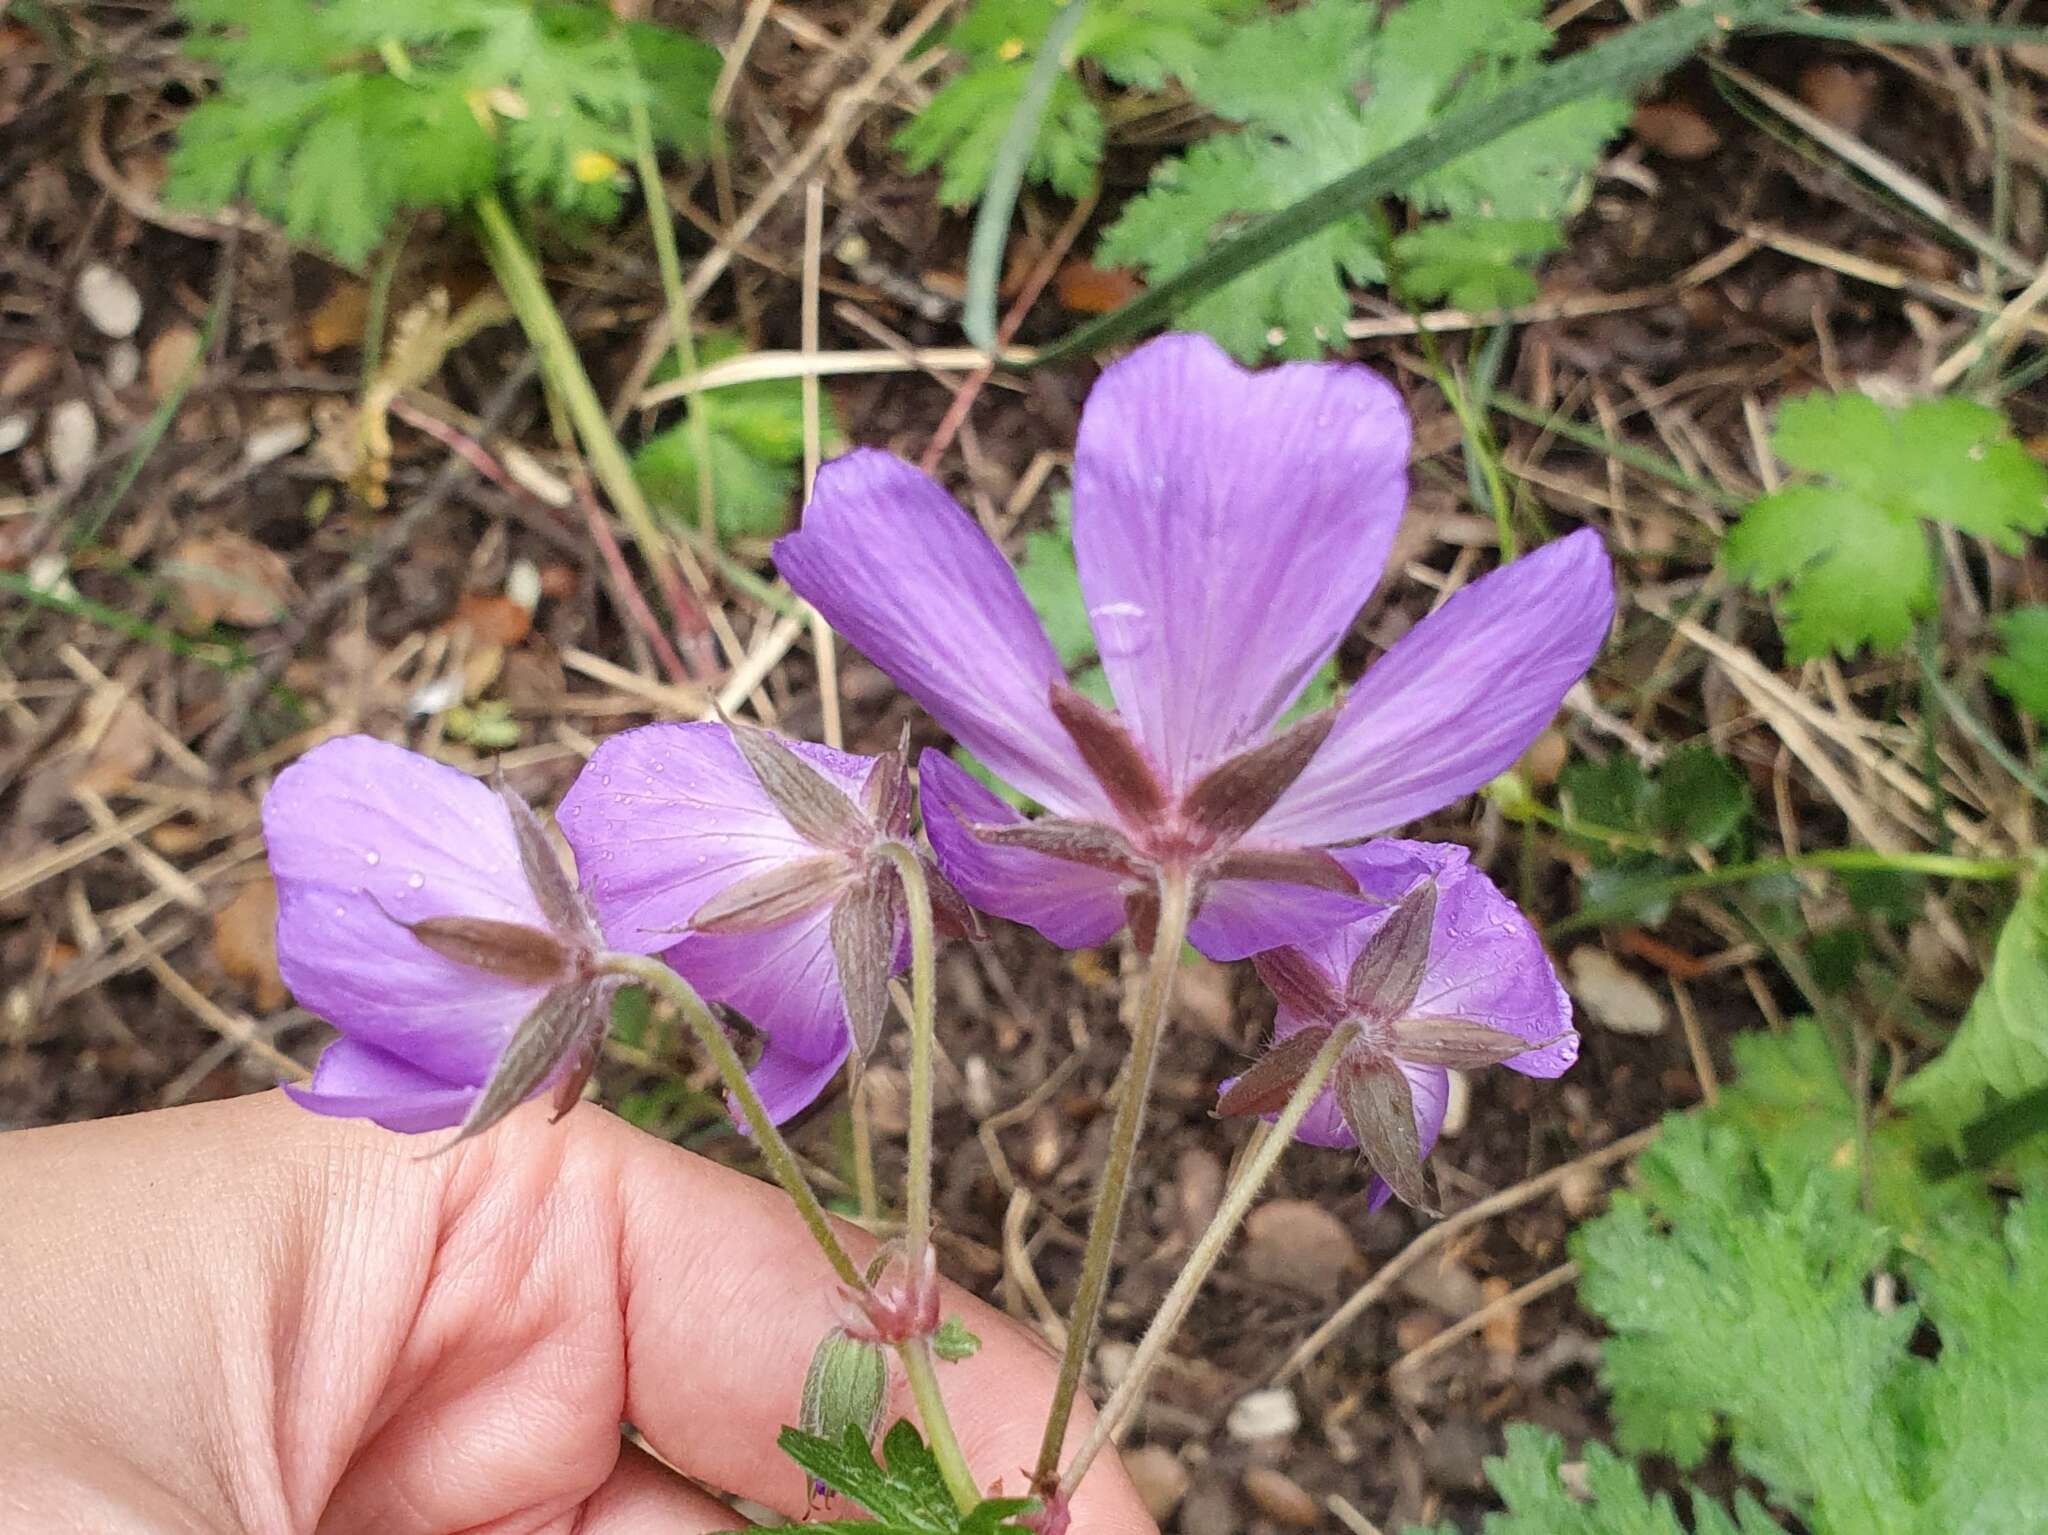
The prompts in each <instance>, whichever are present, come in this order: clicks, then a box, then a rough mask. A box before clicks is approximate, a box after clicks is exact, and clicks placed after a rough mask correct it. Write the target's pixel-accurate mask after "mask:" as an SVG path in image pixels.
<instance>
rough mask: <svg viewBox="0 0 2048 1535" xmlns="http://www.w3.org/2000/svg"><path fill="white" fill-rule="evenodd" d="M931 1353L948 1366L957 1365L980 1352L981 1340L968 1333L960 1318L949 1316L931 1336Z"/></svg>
mask: <svg viewBox="0 0 2048 1535" xmlns="http://www.w3.org/2000/svg"><path fill="white" fill-rule="evenodd" d="M932 1352H933V1353H934V1354H937V1355H938V1356H939V1357H940V1358H941V1359H943V1360H945V1361H946V1363H948V1364H958V1363H960V1362H961V1361H962V1360H963V1359H972V1358H973V1357H974V1356H975V1355H976V1354H978V1353H980V1352H981V1339H979V1338H977V1337H976V1336H975V1335H974V1334H973V1333H972V1332H970V1331H969V1330H968V1327H967V1324H966V1323H965V1322H963V1321H961V1320H960V1318H958V1317H956V1316H949V1317H947V1318H946V1320H945V1321H943V1322H941V1323H939V1330H938V1331H937V1332H935V1333H933V1334H932Z"/></svg>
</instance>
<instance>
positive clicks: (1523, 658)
mask: <svg viewBox="0 0 2048 1535" xmlns="http://www.w3.org/2000/svg"><path fill="white" fill-rule="evenodd" d="M1613 615H1614V574H1613V568H1612V566H1611V564H1610V563H1609V561H1608V558H1607V553H1606V551H1605V550H1604V549H1603V548H1602V547H1601V545H1600V536H1599V535H1598V534H1597V533H1595V532H1593V531H1592V530H1591V529H1584V530H1581V531H1580V532H1577V533H1574V534H1572V535H1571V536H1570V537H1569V538H1563V539H1560V540H1558V541H1557V542H1556V543H1553V544H1546V545H1545V546H1544V547H1543V548H1541V549H1539V550H1537V551H1536V552H1535V553H1534V554H1530V555H1526V556H1524V557H1523V558H1521V559H1519V560H1516V561H1514V562H1513V563H1511V564H1508V565H1505V566H1503V567H1501V568H1500V569H1499V570H1496V571H1494V572H1492V573H1491V574H1489V575H1486V576H1484V577H1482V578H1481V579H1479V580H1477V581H1475V582H1473V583H1472V584H1471V585H1470V586H1468V587H1466V588H1465V589H1464V590H1463V591H1461V592H1458V593H1457V594H1456V595H1455V596H1453V597H1452V598H1451V599H1450V600H1449V601H1447V602H1446V603H1444V605H1443V606H1442V607H1440V608H1438V609H1437V610H1436V611H1435V612H1434V613H1432V614H1430V615H1429V617H1427V618H1425V619H1423V620H1422V622H1421V623H1419V624H1417V625H1416V626H1415V627H1414V628H1413V629H1411V630H1409V631H1408V632H1407V633H1406V634H1405V635H1403V636H1402V637H1401V638H1400V639H1399V640H1398V641H1396V642H1395V644H1394V645H1393V647H1392V648H1391V649H1390V650H1388V651H1387V653H1386V654H1385V655H1383V656H1381V657H1380V659H1379V660H1378V661H1376V662H1374V663H1373V665H1372V666H1370V667H1368V668H1367V669H1366V673H1365V675H1364V677H1362V678H1360V679H1359V682H1358V685H1357V686H1356V687H1354V688H1353V689H1352V690H1351V694H1350V697H1348V698H1347V699H1346V700H1345V702H1344V707H1343V709H1342V710H1341V711H1340V713H1339V714H1338V717H1337V725H1336V728H1335V729H1334V730H1332V731H1331V732H1330V737H1329V739H1328V740H1326V741H1325V742H1324V743H1323V747H1322V750H1321V751H1319V752H1317V753H1316V755H1315V757H1314V758H1313V759H1312V760H1311V761H1310V763H1309V765H1308V768H1307V770H1306V771H1305V772H1303V774H1302V775H1301V777H1300V778H1298V779H1296V780H1295V782H1294V785H1293V787H1292V788H1290V789H1289V790H1288V791H1287V792H1286V793H1285V794H1283V795H1282V796H1281V797H1280V802H1279V803H1278V804H1277V805H1275V806H1274V807H1273V809H1272V810H1271V811H1270V812H1268V814H1267V815H1266V817H1265V819H1264V820H1262V821H1260V822H1259V825H1258V835H1259V837H1260V838H1262V839H1264V840H1267V841H1278V842H1300V843H1310V844H1316V845H1327V844H1331V843H1337V842H1346V841H1355V840H1356V839H1358V838H1360V837H1364V836H1367V835H1369V834H1371V833H1373V832H1377V831H1385V830H1387V829H1389V828H1391V827H1396V826H1401V825H1404V824H1405V823H1407V822H1409V821H1413V820H1415V819H1416V818H1417V817H1419V816H1424V815H1427V814H1429V813H1430V812H1431V811H1432V810H1438V809H1441V808H1442V807H1443V806H1445V805H1448V804H1449V803H1450V802H1451V801H1452V800H1454V799H1456V798H1458V797H1459V796H1460V795H1462V794H1469V793H1470V792H1471V791H1472V790H1474V789H1476V788H1478V787H1479V786H1480V785H1481V784H1483V783H1485V782H1486V781H1487V780H1488V779H1490V778H1492V777H1493V776H1494V775H1495V774H1497V773H1500V772H1502V771H1504V770H1505V769H1506V768H1507V767H1509V766H1510V765H1511V764H1512V763H1513V762H1514V760H1515V758H1517V757H1518V756H1520V755H1521V754H1522V751H1523V749H1524V748H1525V747H1527V746H1528V744H1529V743H1530V742H1531V741H1532V740H1534V739H1535V738H1536V734H1537V732H1539V731H1540V730H1542V729H1543V727H1544V726H1545V725H1547V724H1548V723H1549V722H1550V719H1551V716H1552V715H1554V714H1556V712H1557V706H1558V704H1559V703H1560V702H1561V701H1562V700H1563V698H1564V695H1565V694H1566V693H1567V692H1568V691H1570V689H1571V686H1572V684H1573V683H1575V682H1577V681H1578V680H1579V678H1581V677H1582V676H1584V675H1585V673H1586V668H1587V667H1588V666H1590V665H1591V664H1592V662H1593V657H1594V655H1595V654H1597V653H1598V651H1599V649H1600V644H1601V641H1602V640H1604V639H1605V638H1606V635H1607V626H1608V622H1609V620H1610V619H1611V618H1612V617H1613Z"/></svg>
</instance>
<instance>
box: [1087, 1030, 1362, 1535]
mask: <svg viewBox="0 0 2048 1535" xmlns="http://www.w3.org/2000/svg"><path fill="white" fill-rule="evenodd" d="M1357 1034H1358V1025H1357V1024H1356V1023H1345V1024H1343V1025H1342V1026H1341V1027H1339V1028H1337V1029H1336V1030H1334V1031H1333V1032H1332V1033H1331V1035H1330V1037H1329V1039H1328V1040H1327V1041H1326V1042H1325V1043H1324V1045H1323V1048H1322V1049H1321V1050H1319V1051H1317V1052H1316V1058H1315V1059H1314V1060H1313V1061H1311V1062H1310V1063H1309V1068H1308V1070H1307V1071H1306V1072H1305V1073H1304V1074H1303V1075H1302V1079H1301V1081H1300V1082H1299V1083H1298V1084H1297V1085H1296V1086H1295V1089H1294V1092H1293V1093H1292V1094H1291V1095H1290V1096H1289V1098H1288V1100H1287V1103H1286V1106H1285V1107H1283V1108H1282V1109H1281V1110H1280V1117H1279V1118H1278V1119H1277V1120H1276V1121H1275V1122H1274V1123H1272V1124H1270V1125H1265V1124H1262V1125H1260V1126H1259V1127H1258V1128H1257V1129H1256V1130H1255V1131H1254V1132H1253V1134H1252V1141H1251V1146H1250V1148H1249V1155H1248V1156H1247V1158H1246V1160H1245V1162H1244V1165H1243V1166H1242V1167H1241V1168H1239V1170H1238V1174H1237V1177H1236V1178H1234V1179H1233V1180H1232V1181H1231V1184H1230V1187H1229V1189H1228V1190H1227V1191H1226V1192H1225V1193H1224V1196H1223V1203H1222V1204H1221V1205H1219V1206H1217V1209H1216V1214H1215V1215H1214V1216H1213V1217H1212V1218H1211V1219H1210V1221H1209V1228H1208V1230H1206V1231H1204V1232H1203V1233H1202V1238H1201V1240H1200V1241H1199V1242H1197V1243H1196V1244H1195V1248H1194V1251H1193V1252H1191V1253H1189V1254H1188V1261H1187V1262H1186V1263H1185V1264H1184V1265H1182V1267H1181V1271H1180V1273H1179V1274H1178V1275H1176V1276H1175V1278H1174V1281H1173V1287H1172V1288H1171V1289H1170V1290H1168V1291H1167V1292H1166V1298H1165V1299H1164V1300H1162V1301H1161V1302H1160V1303H1159V1309H1158V1310H1157V1311H1156V1312H1154V1313H1153V1315H1152V1321H1151V1323H1150V1325H1148V1326H1147V1327H1146V1329H1145V1336H1144V1337H1143V1338H1141V1339H1139V1340H1138V1348H1137V1352H1136V1353H1134V1354H1133V1355H1132V1356H1131V1363H1130V1367H1129V1368H1128V1369H1127V1370H1125V1372H1124V1378H1123V1379H1122V1380H1121V1381H1119V1382H1118V1383H1117V1388H1116V1390H1115V1391H1114V1392H1112V1393H1111V1394H1110V1398H1109V1400H1108V1401H1107V1402H1104V1403H1103V1404H1102V1413H1101V1415H1100V1416H1099V1417H1097V1418H1096V1420H1095V1424H1094V1427H1092V1428H1090V1429H1089V1430H1088V1437H1087V1438H1086V1439H1084V1440H1082V1441H1081V1448H1080V1449H1079V1450H1078V1451H1076V1452H1075V1455H1074V1458H1073V1460H1072V1461H1071V1462H1069V1463H1068V1465H1067V1469H1066V1473H1065V1475H1063V1476H1062V1477H1061V1478H1060V1495H1061V1497H1063V1498H1072V1497H1073V1495H1074V1490H1075V1489H1076V1488H1078V1487H1079V1486H1080V1485H1081V1478H1082V1477H1084V1476H1086V1475H1087V1474H1088V1468H1089V1466H1091V1465H1093V1464H1094V1462H1095V1457H1096V1456H1097V1455H1099V1454H1101V1453H1102V1450H1103V1447H1104V1446H1105V1445H1107V1444H1109V1443H1110V1441H1111V1440H1112V1439H1113V1438H1114V1437H1115V1435H1116V1431H1117V1429H1118V1427H1119V1426H1120V1425H1121V1424H1122V1423H1123V1421H1124V1419H1125V1418H1127V1417H1129V1416H1130V1415H1131V1413H1132V1411H1133V1410H1134V1409H1135V1408H1136V1407H1137V1405H1138V1403H1139V1402H1141V1401H1143V1400H1144V1396H1145V1385H1146V1383H1147V1382H1148V1381H1149V1380H1150V1379H1151V1377H1152V1372H1153V1371H1154V1370H1156V1369H1157V1368H1158V1367H1159V1361H1160V1360H1162V1359H1163V1358H1165V1357H1166V1346H1167V1345H1168V1344H1169V1343H1171V1342H1172V1341H1173V1337H1174V1334H1175V1333H1177V1332H1179V1331H1180V1325H1181V1323H1182V1322H1184V1321H1186V1320H1187V1314H1188V1308H1189V1307H1191V1306H1192V1305H1193V1304H1194V1300H1195V1296H1196V1295H1197V1294H1198V1293H1200V1291H1201V1288H1202V1286H1203V1284H1204V1283H1206V1282H1207V1280H1208V1278H1209V1275H1210V1273H1211V1272H1212V1271H1213V1270H1214V1269H1215V1267H1216V1263H1217V1260H1218V1259H1220V1258H1221V1257H1222V1256H1223V1249H1224V1248H1226V1247H1228V1246H1229V1245H1230V1239H1231V1238H1232V1237H1234V1236H1235V1235H1237V1228H1238V1227H1239V1226H1240V1225H1241V1224H1242V1223H1243V1221H1244V1218H1245V1215H1246V1214H1247V1213H1248V1212H1249V1211H1250V1209H1251V1207H1252V1201H1253V1200H1254V1199H1257V1198H1258V1197H1259V1190H1261V1189H1262V1188H1264V1187H1265V1186H1266V1179H1267V1178H1268V1177H1270V1176H1271V1175H1272V1172H1273V1169H1274V1167H1276V1166H1277V1165H1278V1164H1279V1161H1280V1155H1281V1153H1282V1152H1284V1151H1286V1149H1287V1147H1288V1145H1289V1143H1290V1142H1292V1141H1293V1139H1294V1132H1295V1131H1296V1130H1298V1129H1299V1128H1300V1127H1301V1121H1302V1119H1303V1118H1304V1117H1305V1116H1306V1115H1307V1114H1308V1111H1309V1108H1310V1106H1311V1105H1312V1104H1314V1102H1315V1101H1316V1095H1317V1094H1318V1093H1320V1092H1321V1091H1322V1090H1323V1084H1324V1083H1325V1082H1326V1081H1328V1080H1329V1076H1330V1073H1331V1072H1332V1071H1334V1070H1335V1069H1336V1067H1337V1057H1338V1056H1339V1055H1341V1054H1343V1052H1344V1047H1345V1046H1346V1045H1348V1044H1350V1043H1351V1041H1352V1040H1353V1039H1354V1038H1355V1037H1356V1036H1357Z"/></svg>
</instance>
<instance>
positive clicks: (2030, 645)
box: [1984, 605, 2048, 721]
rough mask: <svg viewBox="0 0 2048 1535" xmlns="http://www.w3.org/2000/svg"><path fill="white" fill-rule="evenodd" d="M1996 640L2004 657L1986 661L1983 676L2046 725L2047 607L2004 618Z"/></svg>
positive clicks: (2047, 708) (2047, 712) (2047, 671)
mask: <svg viewBox="0 0 2048 1535" xmlns="http://www.w3.org/2000/svg"><path fill="white" fill-rule="evenodd" d="M1998 638H1999V641H2000V643H2001V644H2003V645H2004V647H2005V654H2004V655H2001V656H1994V657H1993V658H1992V659H1991V660H1989V661H1986V662H1985V663H1984V675H1985V676H1987V677H1989V678H1990V679H1991V680H1992V682H1993V683H1995V684H1996V685H1997V686H1998V689H1999V691H2000V692H2002V693H2004V694H2005V695H2006V696H2007V697H2008V698H2010V699H2011V700H2012V701H2013V702H2014V703H2016V704H2018V705H2019V706H2020V707H2021V708H2022V709H2025V710H2026V711H2027V712H2028V713H2029V714H2031V715H2033V716H2034V718H2035V719H2038V720H2044V721H2048V605H2042V606H2038V607H2031V608H2021V609H2019V610H2018V611H2016V612H2012V613H2007V614H2005V615H2004V616H2003V617H2001V618H2000V619H1999V620H1998Z"/></svg>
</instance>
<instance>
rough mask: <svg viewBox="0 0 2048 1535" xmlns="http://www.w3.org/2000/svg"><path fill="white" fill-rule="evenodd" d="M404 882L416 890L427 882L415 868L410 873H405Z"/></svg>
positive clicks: (424, 876)
mask: <svg viewBox="0 0 2048 1535" xmlns="http://www.w3.org/2000/svg"><path fill="white" fill-rule="evenodd" d="M405 882H406V883H407V884H408V885H410V886H412V888H413V889H415V890H417V889H419V888H420V886H422V885H424V884H425V883H426V882H427V877H426V875H424V874H422V873H420V872H419V871H418V870H417V869H415V870H414V871H413V872H412V873H410V874H408V875H406V877H405Z"/></svg>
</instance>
